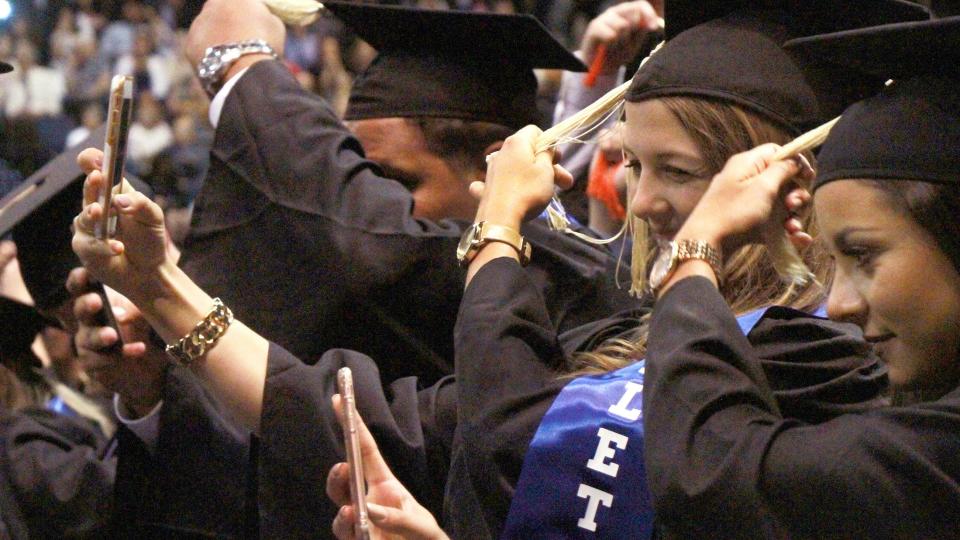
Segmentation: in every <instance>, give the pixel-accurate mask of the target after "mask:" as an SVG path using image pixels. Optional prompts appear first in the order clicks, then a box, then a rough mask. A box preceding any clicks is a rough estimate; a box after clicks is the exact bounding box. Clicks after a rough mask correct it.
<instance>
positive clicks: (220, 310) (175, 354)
mask: <svg viewBox="0 0 960 540" xmlns="http://www.w3.org/2000/svg"><path fill="white" fill-rule="evenodd" d="M232 322H233V312H232V311H230V308H228V307H227V306H225V305H223V302H221V301H220V299H219V298H214V299H213V309H211V310H210V313H208V314H207V316H206V317H204V318H203V319H202V320H201V321H200V322H198V323H197V325H196V326H195V327H194V328H193V330H191V331H190V333H189V334H187V335H185V336H183V337H182V338H180V340H179V341H177V342H176V343H174V344H172V345H167V354H168V355H170V356H171V357H172V358H173V359H174V360H176V361H177V362H179V363H180V365H183V366H188V367H189V366H190V364H192V363H193V362H194V361H196V360H198V359H200V358H203V356H204V355H205V354H207V351H209V350H210V349H212V348H213V345H214V344H215V343H216V342H217V340H218V339H220V336H222V335H223V334H224V332H226V331H227V328H229V327H230V323H232Z"/></svg>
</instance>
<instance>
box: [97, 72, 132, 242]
mask: <svg viewBox="0 0 960 540" xmlns="http://www.w3.org/2000/svg"><path fill="white" fill-rule="evenodd" d="M132 110H133V77H131V76H129V75H115V76H114V77H113V80H111V81H110V102H109V109H108V110H107V136H106V140H105V141H104V143H103V176H104V178H105V179H106V185H105V186H104V188H103V189H102V190H101V191H100V197H99V202H100V207H101V208H103V218H101V220H100V222H99V223H97V224H96V225H95V227H94V234H95V235H96V237H97V238H98V239H100V240H106V239H107V238H110V237H112V236H115V235H116V232H117V231H116V228H117V217H116V214H115V213H114V212H113V211H112V209H111V208H110V201H111V198H112V196H113V191H114V188H116V189H117V191H118V192H119V191H121V190H122V189H123V185H122V184H123V163H124V160H126V157H127V133H128V132H129V131H130V113H131V111H132ZM118 186H119V187H118Z"/></svg>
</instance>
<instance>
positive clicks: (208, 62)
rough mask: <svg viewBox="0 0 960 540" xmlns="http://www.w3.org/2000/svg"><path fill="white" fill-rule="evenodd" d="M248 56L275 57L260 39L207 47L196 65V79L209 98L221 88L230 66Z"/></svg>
mask: <svg viewBox="0 0 960 540" xmlns="http://www.w3.org/2000/svg"><path fill="white" fill-rule="evenodd" d="M248 54H269V55H270V56H272V57H274V58H276V57H277V53H276V52H275V51H274V50H273V47H271V46H270V45H269V44H268V43H267V42H266V41H264V40H262V39H248V40H244V41H239V42H236V43H224V44H221V45H214V46H213V47H207V50H206V51H204V54H203V58H202V59H201V60H200V63H199V64H197V77H198V78H199V79H200V84H201V85H202V86H203V89H204V90H205V91H206V92H207V94H208V95H209V96H211V97H213V96H214V95H215V94H216V93H217V90H219V89H220V88H221V87H222V83H223V77H224V76H225V75H226V74H227V71H229V70H230V66H232V65H233V64H234V63H235V62H236V61H237V60H239V59H240V58H241V57H242V56H246V55H248Z"/></svg>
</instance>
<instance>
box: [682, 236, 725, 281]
mask: <svg viewBox="0 0 960 540" xmlns="http://www.w3.org/2000/svg"><path fill="white" fill-rule="evenodd" d="M690 259H700V260H702V261H705V262H706V263H707V264H709V265H710V268H711V269H712V270H713V273H714V274H715V275H716V276H717V283H720V280H721V278H722V274H721V272H722V271H723V258H722V257H721V256H720V251H719V250H718V249H716V248H715V247H713V246H711V245H710V243H709V242H705V241H703V240H680V241H679V242H677V265H679V264H680V263H682V262H683V261H687V260H690Z"/></svg>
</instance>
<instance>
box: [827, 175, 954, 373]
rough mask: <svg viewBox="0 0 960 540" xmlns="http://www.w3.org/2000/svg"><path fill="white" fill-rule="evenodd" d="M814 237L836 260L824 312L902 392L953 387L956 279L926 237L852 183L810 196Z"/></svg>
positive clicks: (871, 191) (884, 200) (877, 193)
mask: <svg viewBox="0 0 960 540" xmlns="http://www.w3.org/2000/svg"><path fill="white" fill-rule="evenodd" d="M814 199H815V201H814V208H815V210H816V213H817V219H819V222H820V227H821V234H822V235H823V238H824V240H825V241H826V243H827V245H828V247H829V248H830V252H831V254H832V255H833V257H834V258H835V259H836V277H835V278H834V283H833V287H832V288H831V290H830V298H829V300H828V303H827V312H828V313H829V315H830V318H831V319H835V320H843V321H848V322H853V323H856V324H857V325H859V326H860V327H861V328H862V329H863V334H864V338H865V339H866V340H867V341H870V342H872V343H873V344H874V346H875V347H876V349H877V353H878V354H879V355H880V357H881V358H883V359H884V361H885V362H886V363H887V365H888V367H889V372H890V383H891V384H892V385H893V386H894V388H898V389H902V390H916V389H922V390H933V391H938V390H941V391H945V390H948V389H950V388H953V387H955V386H956V384H957V382H958V381H960V369H958V366H957V357H958V351H960V274H958V273H957V270H956V268H954V266H953V264H951V262H950V260H949V259H948V258H947V256H946V255H944V253H943V252H942V251H941V250H940V249H939V248H938V247H937V245H936V241H935V240H934V238H933V237H932V236H931V235H930V234H929V233H928V232H927V231H926V230H925V229H923V228H922V227H921V226H920V225H919V224H917V223H916V222H915V221H914V220H913V219H912V218H911V217H910V216H909V214H907V213H906V212H905V211H903V210H900V209H898V208H896V207H894V205H893V204H892V202H891V200H890V199H889V196H888V195H887V194H885V193H884V192H882V191H881V190H880V189H878V188H877V187H875V186H873V185H871V184H870V183H867V182H864V181H860V180H840V181H836V182H831V183H829V184H827V185H825V186H823V187H822V188H820V189H819V190H818V191H817V194H816V197H815V198H814Z"/></svg>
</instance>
